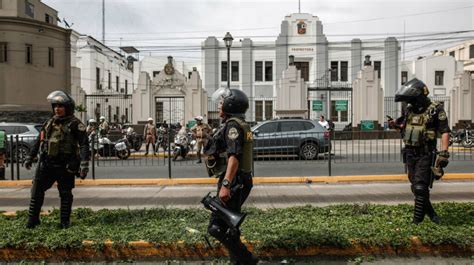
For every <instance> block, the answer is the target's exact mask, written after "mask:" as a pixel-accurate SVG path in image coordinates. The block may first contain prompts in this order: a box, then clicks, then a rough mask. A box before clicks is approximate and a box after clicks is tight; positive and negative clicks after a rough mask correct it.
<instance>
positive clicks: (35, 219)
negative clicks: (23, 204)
mask: <svg viewBox="0 0 474 265" xmlns="http://www.w3.org/2000/svg"><path fill="white" fill-rule="evenodd" d="M43 200H44V198H43V197H42V196H39V197H32V198H31V200H30V208H29V210H28V223H27V224H26V227H27V228H35V227H36V226H37V225H39V224H40V218H39V216H40V212H41V206H42V205H43Z"/></svg>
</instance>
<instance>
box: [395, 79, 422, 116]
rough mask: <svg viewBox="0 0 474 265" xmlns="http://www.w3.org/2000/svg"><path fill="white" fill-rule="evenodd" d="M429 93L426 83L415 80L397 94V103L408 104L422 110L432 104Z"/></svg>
mask: <svg viewBox="0 0 474 265" xmlns="http://www.w3.org/2000/svg"><path fill="white" fill-rule="evenodd" d="M429 93H430V92H429V90H428V87H427V86H426V85H425V83H423V82H422V81H420V80H418V79H417V78H413V79H412V80H410V81H408V82H407V83H406V84H405V85H403V86H402V87H401V88H399V89H398V90H397V92H395V102H406V103H409V104H411V105H412V106H413V107H415V108H417V109H421V108H424V107H426V106H427V105H428V103H429V102H430V99H429V98H428V94H429Z"/></svg>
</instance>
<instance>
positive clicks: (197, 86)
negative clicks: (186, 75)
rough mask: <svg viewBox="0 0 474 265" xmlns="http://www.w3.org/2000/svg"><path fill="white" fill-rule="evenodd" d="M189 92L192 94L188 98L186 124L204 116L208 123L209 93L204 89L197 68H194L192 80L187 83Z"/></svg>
mask: <svg viewBox="0 0 474 265" xmlns="http://www.w3.org/2000/svg"><path fill="white" fill-rule="evenodd" d="M186 88H187V91H190V92H191V94H190V95H189V97H188V96H187V99H188V101H187V102H186V106H185V112H186V114H185V117H186V122H188V121H190V120H192V119H193V118H194V117H196V116H203V117H204V120H205V122H207V119H208V115H207V92H206V90H204V89H203V88H202V80H201V77H200V75H199V72H198V71H197V70H196V67H194V68H193V72H192V73H191V78H190V79H189V80H188V81H187V83H186Z"/></svg>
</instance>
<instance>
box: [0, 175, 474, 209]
mask: <svg viewBox="0 0 474 265" xmlns="http://www.w3.org/2000/svg"><path fill="white" fill-rule="evenodd" d="M213 190H215V188H214V186H213V185H190V186H153V187H152V186H98V187H97V186H94V187H92V186H80V187H77V188H76V189H75V190H74V207H76V208H77V207H89V208H93V209H101V208H130V209H134V208H151V207H179V208H186V207H201V205H200V203H199V202H200V200H201V198H202V197H203V196H204V195H205V194H206V193H207V192H209V191H213ZM29 196H30V188H29V187H16V188H0V198H1V200H0V210H3V211H16V210H26V209H27V206H28V203H29ZM431 198H432V201H433V202H440V201H474V183H473V182H451V181H446V182H439V183H435V186H434V189H433V190H432V196H431ZM369 202H370V203H380V204H399V203H412V202H413V196H412V194H411V192H410V187H409V184H408V183H399V182H397V183H362V184H285V185H281V184H278V185H277V184H274V185H256V186H255V187H254V189H253V191H252V193H251V195H250V197H249V199H248V203H247V204H246V205H247V206H253V207H258V208H273V207H289V206H295V205H306V204H312V205H316V206H326V205H330V204H339V203H369ZM53 207H55V208H58V207H59V196H58V192H57V190H56V189H54V188H53V189H51V190H50V191H48V192H47V196H46V200H45V207H43V210H47V209H52V208H53Z"/></svg>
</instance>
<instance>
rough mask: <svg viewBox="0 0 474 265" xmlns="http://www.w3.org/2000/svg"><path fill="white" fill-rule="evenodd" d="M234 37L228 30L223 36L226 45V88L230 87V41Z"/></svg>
mask: <svg viewBox="0 0 474 265" xmlns="http://www.w3.org/2000/svg"><path fill="white" fill-rule="evenodd" d="M233 40H234V38H232V35H230V32H227V33H226V34H225V37H224V43H225V46H226V47H227V88H228V89H230V47H231V46H232V41H233Z"/></svg>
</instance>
